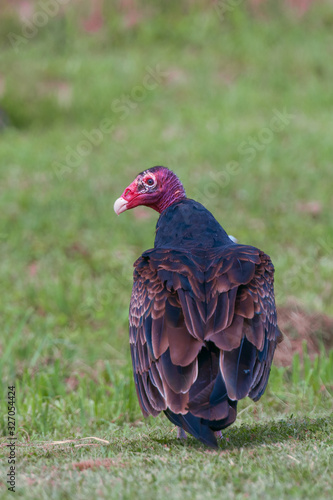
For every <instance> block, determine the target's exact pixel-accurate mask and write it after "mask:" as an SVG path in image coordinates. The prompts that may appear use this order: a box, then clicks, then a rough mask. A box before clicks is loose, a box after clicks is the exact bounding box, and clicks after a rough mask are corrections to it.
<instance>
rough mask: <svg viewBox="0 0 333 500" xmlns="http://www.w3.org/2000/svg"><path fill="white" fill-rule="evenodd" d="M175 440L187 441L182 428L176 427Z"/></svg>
mask: <svg viewBox="0 0 333 500" xmlns="http://www.w3.org/2000/svg"><path fill="white" fill-rule="evenodd" d="M177 438H178V439H187V436H186V432H185V431H184V429H183V428H182V427H177Z"/></svg>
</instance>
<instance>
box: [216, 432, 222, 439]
mask: <svg viewBox="0 0 333 500" xmlns="http://www.w3.org/2000/svg"><path fill="white" fill-rule="evenodd" d="M214 434H215V437H217V438H219V439H222V432H221V431H216V432H214Z"/></svg>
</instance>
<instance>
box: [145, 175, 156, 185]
mask: <svg viewBox="0 0 333 500" xmlns="http://www.w3.org/2000/svg"><path fill="white" fill-rule="evenodd" d="M146 184H147V185H148V186H152V185H153V184H154V179H152V178H151V177H150V178H149V179H147V180H146Z"/></svg>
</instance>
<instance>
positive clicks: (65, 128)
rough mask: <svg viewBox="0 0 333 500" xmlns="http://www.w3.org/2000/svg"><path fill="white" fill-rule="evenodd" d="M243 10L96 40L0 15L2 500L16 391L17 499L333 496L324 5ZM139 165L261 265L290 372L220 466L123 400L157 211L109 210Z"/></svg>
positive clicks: (157, 9)
mask: <svg viewBox="0 0 333 500" xmlns="http://www.w3.org/2000/svg"><path fill="white" fill-rule="evenodd" d="M236 3H237V2H236ZM236 3H235V2H234V3H232V2H231V3H230V2H229V4H230V6H232V5H234V4H235V5H234V7H233V8H229V9H227V10H223V12H222V11H221V2H220V3H219V4H220V7H219V8H216V7H213V6H212V5H210V4H209V3H207V2H198V5H197V6H196V5H195V4H193V3H191V2H188V3H186V8H185V7H181V6H176V5H170V4H168V5H167V4H166V3H162V2H157V3H156V4H155V6H151V8H150V9H148V8H147V9H146V10H144V11H142V14H141V17H139V18H138V19H136V22H135V23H134V22H133V23H132V24H131V23H129V22H128V20H127V21H126V19H125V17H124V13H123V12H121V11H119V10H116V9H114V10H113V7H111V6H109V5H105V17H104V23H103V25H102V26H101V27H100V28H99V29H98V30H95V31H94V32H91V31H89V30H88V29H87V28H84V26H86V25H85V24H84V21H83V20H82V19H81V17H84V15H86V14H84V13H81V12H80V10H78V8H77V6H71V5H66V6H64V7H63V9H62V11H61V15H60V14H59V15H55V16H49V18H48V21H47V23H46V24H45V25H44V26H41V27H38V26H36V25H34V24H32V26H33V28H35V29H34V30H33V31H32V28H31V26H30V31H29V29H28V28H27V25H26V24H24V22H23V21H22V20H19V19H18V18H17V17H16V16H14V15H11V14H10V12H7V13H6V14H3V15H2V16H0V63H1V65H0V68H1V69H0V99H1V100H0V213H1V216H0V244H1V259H0V290H1V301H0V317H1V334H0V378H1V382H2V384H1V392H0V394H1V418H0V492H1V497H2V498H11V497H10V495H12V493H11V492H9V491H7V486H8V485H7V484H6V474H7V473H8V453H9V451H8V447H7V446H6V444H8V436H7V435H8V421H7V394H8V387H9V386H15V392H16V411H17V413H16V416H15V418H16V436H17V443H16V459H17V462H16V476H17V477H16V493H15V494H16V495H17V497H19V498H25V499H37V498H38V499H55V500H58V499H59V500H60V499H82V498H112V499H117V498H119V499H127V498H128V499H132V498H133V497H135V498H137V499H138V500H140V499H145V500H148V499H150V498H151V499H155V498H160V499H164V498H172V499H178V498H179V499H182V500H185V499H187V498H191V500H194V499H202V498H205V499H211V498H212V499H213V498H214V499H216V498H218V497H222V496H223V497H224V498H237V499H241V498H247V499H258V498H265V499H281V498H286V499H289V498H290V499H299V498H309V499H310V498H311V499H312V498H316V499H318V500H319V499H324V498H331V494H332V489H333V479H332V469H333V463H332V456H333V452H332V450H333V439H332V435H333V434H332V431H333V416H332V413H333V412H332V409H333V351H332V348H333V320H332V316H333V260H332V254H333V220H332V210H333V196H332V192H333V173H332V172H333V171H332V135H333V121H332V104H333V91H332V81H333V65H332V64H331V59H332V47H333V30H332V27H333V10H332V5H331V3H330V2H318V3H316V2H315V3H314V4H313V6H312V7H311V8H310V9H309V10H308V12H306V13H304V14H303V15H300V14H299V13H297V12H295V11H293V10H291V9H285V8H282V7H280V8H279V7H278V6H277V5H276V3H274V2H268V6H267V8H264V7H263V9H262V10H260V12H259V11H258V12H254V11H253V10H251V9H249V7H248V6H247V3H246V2H243V3H242V2H238V3H237V5H236ZM36 19H37V18H35V20H36ZM32 33H34V34H33V35H31V34H32ZM9 34H11V35H10V36H9ZM13 34H14V35H15V36H13ZM27 34H30V35H31V36H27ZM153 165H165V166H168V167H169V168H171V169H173V170H174V171H175V172H176V173H177V175H178V176H179V177H180V179H181V180H182V182H183V184H184V186H185V188H186V192H187V195H188V196H189V197H190V198H195V199H197V200H198V201H200V202H201V203H203V204H204V205H205V206H206V207H207V208H208V209H209V210H211V211H212V213H213V214H214V215H215V217H216V218H217V219H218V220H219V222H220V223H221V224H222V225H223V227H224V228H225V229H226V230H227V231H228V233H229V234H232V235H234V236H235V237H236V238H237V239H238V240H239V242H241V243H246V244H250V245H253V246H257V247H259V248H261V249H263V250H264V251H265V252H266V253H268V254H269V255H270V256H271V258H272V261H273V263H274V265H275V270H276V279H275V290H276V301H277V305H278V311H279V313H280V315H281V318H284V320H283V328H282V329H284V333H285V341H284V347H281V349H284V350H285V351H284V352H285V356H284V357H283V356H282V355H280V357H279V356H277V362H276V364H275V365H274V366H273V368H272V372H271V377H270V381H269V384H268V388H267V391H266V393H265V394H264V396H263V397H262V399H261V400H260V401H259V402H258V403H256V404H255V403H253V402H252V401H251V400H249V399H247V400H244V401H242V402H241V403H240V407H239V416H238V418H237V421H236V423H235V424H234V425H233V426H232V427H230V428H228V429H227V430H226V431H225V432H223V438H222V440H221V443H220V448H219V450H218V451H212V450H209V449H207V448H205V447H204V446H203V445H201V444H200V443H198V442H197V441H195V440H194V439H192V438H191V437H189V438H188V439H187V441H186V442H179V441H178V440H177V439H176V429H175V428H174V426H172V425H171V423H170V422H169V421H167V419H166V417H164V415H160V416H159V417H158V418H156V419H152V418H151V419H147V420H145V419H143V417H142V415H141V412H140V408H139V405H138V402H137V398H136V393H135V387H134V382H133V378H132V367H131V361H130V352H129V344H128V305H129V299H130V294H131V286H132V272H133V270H132V264H133V262H134V261H135V260H136V259H137V258H138V256H139V255H140V254H141V253H142V252H143V251H144V250H146V249H148V248H151V247H152V246H153V240H154V232H155V225H156V221H157V213H155V212H153V211H151V210H149V209H147V208H138V209H136V210H133V211H129V212H126V213H124V214H122V215H121V216H120V217H117V216H116V215H115V213H114V211H113V203H114V201H115V199H116V198H118V197H119V196H120V195H121V193H122V192H123V190H124V188H125V187H126V186H127V185H128V184H129V183H130V182H132V180H133V179H134V177H135V176H136V174H137V173H139V172H140V171H142V170H144V169H145V168H147V167H150V166H153ZM286 311H287V316H286ZM286 317H287V319H285V318H286ZM295 318H296V321H295ZM318 318H320V321H319V320H318ZM314 319H316V320H314ZM302 332H303V335H302ZM304 332H305V333H304ZM286 353H287V354H288V355H289V361H288V362H286V357H288V356H287V354H286Z"/></svg>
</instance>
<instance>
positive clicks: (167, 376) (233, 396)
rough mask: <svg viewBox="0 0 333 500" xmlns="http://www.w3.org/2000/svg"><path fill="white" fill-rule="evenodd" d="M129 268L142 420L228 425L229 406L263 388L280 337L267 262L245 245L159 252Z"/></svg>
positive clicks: (256, 395) (270, 267) (132, 334)
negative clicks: (162, 415)
mask: <svg viewBox="0 0 333 500" xmlns="http://www.w3.org/2000/svg"><path fill="white" fill-rule="evenodd" d="M134 266H135V271H134V285H133V291H132V298H131V304H130V318H129V319H130V344H131V354H132V361H133V368H134V378H135V385H136V389H137V394H138V398H139V402H140V406H141V409H142V412H143V414H144V415H148V414H151V415H154V416H155V415H157V414H158V413H159V412H160V411H162V410H166V411H167V414H168V412H169V413H170V412H171V413H172V415H174V420H173V421H175V422H176V420H177V419H176V416H175V415H177V414H182V415H185V414H187V413H188V412H190V413H188V415H190V414H191V415H192V416H193V415H194V416H196V417H198V418H199V419H201V422H206V425H208V422H211V421H212V420H214V421H215V424H214V425H215V427H214V430H217V429H216V427H218V424H219V423H220V424H221V425H220V428H222V427H225V426H226V425H229V423H231V422H232V421H233V420H234V419H235V415H234V417H233V420H232V419H231V417H232V416H233V413H232V415H231V414H230V411H231V407H232V408H234V405H233V401H235V400H239V399H241V398H243V397H245V396H247V395H249V396H250V397H252V398H253V399H255V400H257V399H259V398H260V396H261V395H262V393H263V392H264V390H265V387H266V384H267V380H268V375H269V371H270V366H271V363H272V358H273V354H274V350H275V346H276V343H277V341H278V340H279V337H280V333H279V330H278V328H277V323H276V310H275V303H274V291H273V273H274V268H273V265H272V263H271V261H270V259H269V257H268V256H267V255H265V254H264V253H263V252H261V251H259V250H258V249H256V248H253V247H249V246H245V245H230V247H226V248H223V249H221V248H217V249H211V250H209V251H199V250H198V251H196V252H195V253H194V252H193V251H192V252H187V251H186V250H183V251H179V250H174V249H158V248H157V249H153V250H148V251H147V252H145V253H144V254H143V255H142V257H140V258H139V259H138V260H137V261H136V263H135V264H134ZM233 411H234V410H233ZM234 413H235V411H234ZM172 415H171V416H172ZM168 416H169V418H170V415H168ZM192 416H191V418H192ZM177 418H178V417H177ZM170 419H171V420H172V418H170ZM230 419H231V421H230ZM178 425H179V424H178ZM212 425H213V424H212ZM184 428H185V430H188V429H186V426H185V425H184ZM211 428H213V427H212V426H211ZM189 432H191V430H189ZM192 434H193V432H192ZM196 434H197V433H196ZM194 435H195V434H194ZM199 439H200V437H199Z"/></svg>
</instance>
